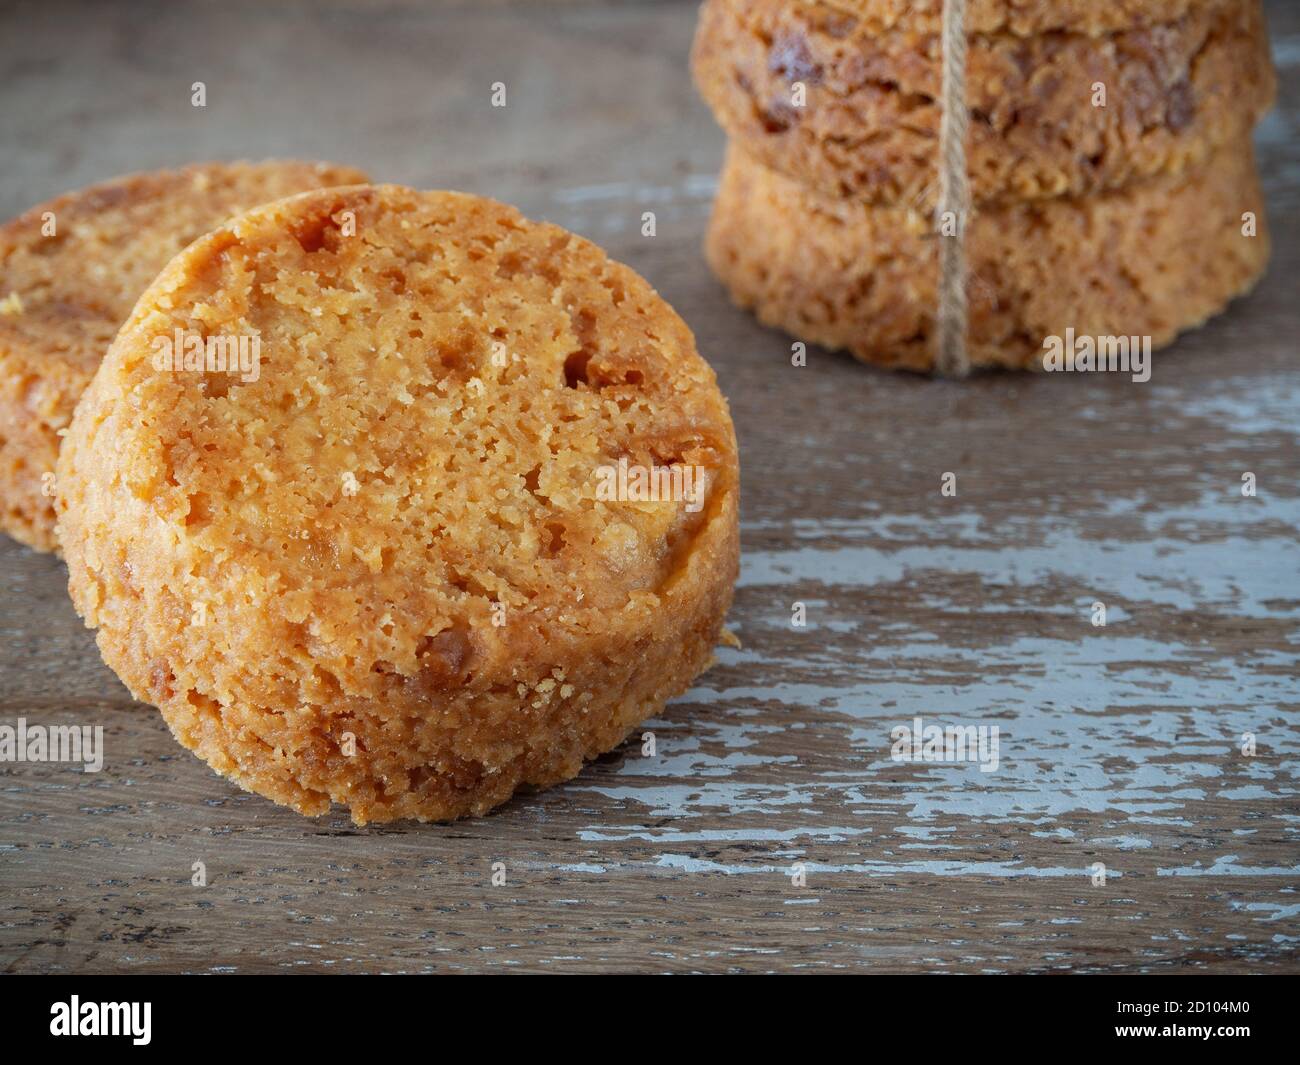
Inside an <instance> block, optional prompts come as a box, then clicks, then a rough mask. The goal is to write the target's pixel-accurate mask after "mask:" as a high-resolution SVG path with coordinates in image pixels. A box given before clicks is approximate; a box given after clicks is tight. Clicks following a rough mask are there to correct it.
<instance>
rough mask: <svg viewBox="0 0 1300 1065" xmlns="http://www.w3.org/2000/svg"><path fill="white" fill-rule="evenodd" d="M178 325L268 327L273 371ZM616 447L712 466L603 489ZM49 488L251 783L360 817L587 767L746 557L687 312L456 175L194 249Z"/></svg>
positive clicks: (175, 684) (124, 657) (199, 738)
mask: <svg viewBox="0 0 1300 1065" xmlns="http://www.w3.org/2000/svg"><path fill="white" fill-rule="evenodd" d="M177 329H180V330H182V331H186V333H197V334H199V335H202V336H204V337H216V336H221V337H227V338H228V337H233V336H256V337H258V338H259V339H260V351H261V365H260V373H259V374H258V375H257V376H256V380H250V381H245V380H244V376H250V377H251V376H252V375H241V376H231V375H228V374H225V375H223V374H219V373H217V374H214V373H209V372H193V373H191V372H166V371H164V372H160V371H158V370H156V369H155V368H154V366H155V361H154V359H155V352H156V349H157V346H158V345H159V344H160V343H161V338H166V337H171V336H174V335H175V331H176V330H177ZM183 335H185V334H183ZM163 350H164V351H165V350H166V349H165V346H164V347H163ZM164 364H165V362H164ZM620 460H623V462H625V463H626V469H627V470H628V471H629V473H630V474H634V473H635V471H637V470H641V471H643V472H644V471H650V470H654V471H657V472H656V476H659V475H661V474H662V473H663V471H665V470H669V471H671V470H673V469H676V470H678V471H679V472H685V471H693V473H692V482H691V483H692V485H693V491H692V493H691V495H690V497H689V498H688V497H687V496H686V495H685V494H681V495H674V494H672V493H664V492H662V491H661V492H660V495H659V498H658V499H653V498H651V499H647V498H645V493H644V492H642V493H641V496H640V498H629V497H632V496H633V493H632V492H630V491H629V492H626V493H621V492H617V491H610V490H604V491H602V485H605V486H606V489H608V488H609V487H610V486H611V482H610V481H609V480H608V479H607V475H608V474H609V472H610V471H611V470H615V469H618V468H620ZM682 483H683V485H684V484H686V479H685V478H684V477H683V478H682ZM661 484H662V481H661ZM59 487H60V496H59V508H60V514H61V518H60V533H61V536H62V543H63V548H64V552H65V555H66V557H67V562H68V569H69V574H70V581H69V586H70V589H71V592H72V597H73V601H74V603H75V605H76V607H77V609H78V610H79V611H80V613H81V614H82V616H83V617H84V618H85V619H86V621H87V623H88V624H89V625H92V626H96V627H98V630H99V631H98V642H99V646H100V649H101V651H102V653H103V656H104V660H105V661H106V662H107V663H108V664H109V666H111V667H112V668H113V669H114V670H115V671H116V672H117V674H118V676H120V677H121V678H122V679H123V680H124V681H125V683H126V685H127V687H129V688H130V689H131V691H132V693H133V694H134V695H135V696H136V697H137V698H139V699H141V700H144V701H147V702H150V703H153V704H154V705H156V706H157V707H158V708H159V709H160V710H161V711H162V714H163V716H164V718H166V720H167V722H168V724H169V725H170V727H171V729H172V732H173V733H174V734H175V736H176V737H177V739H178V740H180V742H181V743H182V744H184V745H185V746H186V747H188V748H190V749H191V750H193V751H195V752H196V753H197V754H198V755H199V756H200V757H202V758H203V759H205V760H206V761H207V762H208V763H209V764H210V765H211V766H212V767H213V768H214V769H215V770H217V771H218V772H219V773H222V774H224V775H225V776H227V777H229V778H231V779H232V780H234V781H236V782H237V783H238V784H240V785H242V786H243V787H244V788H246V789H248V790H251V791H255V792H257V793H259V794H261V795H264V796H266V797H268V798H271V799H273V800H275V801H276V802H278V803H283V804H286V805H288V806H291V807H293V808H294V809H296V810H298V811H300V812H302V813H305V814H320V813H323V812H325V811H326V810H327V809H328V808H329V806H330V804H331V802H334V803H340V804H342V805H344V806H346V807H347V808H348V809H349V810H350V812H351V815H352V818H353V820H354V821H355V822H357V823H358V824H364V823H366V822H371V821H389V820H393V819H396V818H418V819H420V820H442V819H448V818H453V817H458V816H461V815H465V814H476V813H482V812H484V811H486V810H488V809H490V808H491V807H493V806H495V805H497V804H498V803H501V802H504V801H505V800H506V799H508V798H509V797H510V795H511V794H512V793H513V792H514V791H515V790H516V788H518V787H520V786H522V785H536V786H545V785H549V784H554V783H556V782H558V781H562V780H565V779H567V778H569V777H572V776H573V775H575V774H576V773H577V772H578V771H579V769H580V768H581V766H582V764H583V761H584V759H589V758H593V757H595V756H596V755H598V754H600V753H602V752H604V751H608V750H610V749H611V748H613V747H615V746H616V745H617V744H618V743H619V742H620V741H621V740H622V739H623V738H624V737H625V736H626V735H627V733H628V732H629V730H630V729H632V728H633V727H634V726H635V725H637V724H638V723H639V722H641V721H643V720H645V719H646V718H647V717H649V716H651V715H653V714H655V713H657V712H658V711H660V710H661V709H662V708H663V706H664V703H665V701H666V700H667V699H669V698H671V697H672V696H675V695H677V694H679V693H681V692H682V691H684V690H685V689H686V687H687V686H688V685H689V684H690V682H691V681H692V680H693V678H694V677H695V676H696V675H697V674H698V673H699V672H700V671H701V670H702V669H704V668H705V667H706V665H707V664H708V662H709V661H710V658H711V653H712V649H713V647H714V645H715V643H716V642H717V640H718V638H719V633H720V631H721V628H722V623H723V618H724V615H725V614H726V611H727V608H728V606H729V604H730V601H731V595H732V587H733V584H734V581H735V577H736V573H737V564H738V527H737V514H738V466H737V454H736V440H735V434H734V430H733V428H732V424H731V419H730V416H729V414H728V411H727V406H726V402H725V400H724V399H723V397H722V395H721V393H720V392H719V391H718V387H717V383H716V381H715V378H714V375H713V372H712V371H711V370H710V368H709V366H708V365H707V364H706V363H705V362H704V360H703V359H702V358H701V357H700V356H699V354H698V352H697V351H696V348H695V342H694V338H693V337H692V335H691V332H690V330H689V329H688V328H687V327H686V325H685V324H684V323H683V322H682V320H681V319H680V318H679V317H678V316H677V315H676V314H675V313H674V312H673V310H672V309H671V308H670V307H669V306H668V305H667V304H666V303H665V302H664V301H663V300H662V299H661V298H660V297H659V296H658V295H657V294H656V293H655V291H654V290H653V289H651V288H650V286H649V285H647V284H646V282H645V281H644V280H642V278H640V277H639V276H638V275H637V274H635V273H634V272H632V271H631V270H629V269H628V268H627V267H625V266H622V265H620V264H618V263H615V262H612V261H610V260H609V259H608V258H607V257H606V256H605V255H604V253H603V252H601V250H600V249H599V248H597V247H595V246H594V245H592V244H590V243H589V242H587V241H585V240H582V239H580V238H578V237H575V236H573V235H572V234H570V233H567V232H565V231H564V230H562V229H559V228H557V227H555V226H551V225H542V224H537V223H533V222H530V221H528V220H527V219H525V218H524V217H522V216H521V215H520V214H519V213H518V212H517V211H516V210H514V209H513V208H511V207H507V206H504V205H502V204H499V203H495V202H493V201H490V200H485V199H480V198H478V197H473V196H466V195H460V194H456V193H448V192H415V191H412V190H410V189H405V188H400V187H397V186H373V187H371V186H367V187H359V188H351V189H343V190H335V191H325V192H314V193H308V194H305V195H302V196H298V197H294V198H290V199H288V200H285V201H282V202H280V203H276V204H271V205H266V206H263V207H261V208H258V209H255V210H253V211H251V212H249V213H248V214H245V215H243V216H241V217H239V218H237V219H235V220H233V221H231V222H230V223H228V224H227V225H225V226H224V227H222V228H220V229H218V230H216V231H215V232H213V233H211V234H209V235H208V236H206V237H204V238H203V239H202V240H200V241H198V242H197V243H195V244H194V245H192V246H191V247H189V248H188V249H187V250H186V251H185V252H183V253H182V254H181V255H180V256H178V257H177V258H176V259H175V260H173V261H172V263H171V264H170V265H169V266H168V267H167V268H166V269H165V270H164V271H163V273H162V274H161V275H160V276H159V277H158V279H157V280H156V281H155V282H154V284H153V285H152V286H151V287H150V288H149V290H148V291H147V292H146V293H145V294H144V296H143V297H142V298H141V300H140V302H139V303H138V304H137V306H136V309H135V311H134V313H133V314H132V316H131V318H130V320H129V321H128V322H127V323H126V324H125V326H124V327H123V329H122V331H121V333H120V334H119V335H118V337H117V339H116V340H115V341H114V343H113V346H112V348H111V349H110V351H109V353H108V355H107V357H106V358H105V360H104V363H103V365H102V366H101V367H100V369H99V371H98V373H97V375H96V377H95V380H94V382H93V383H92V385H91V387H90V388H89V390H88V391H87V393H86V395H85V397H84V399H83V400H82V402H81V404H80V405H79V406H78V410H77V415H76V418H75V419H74V421H73V424H72V427H71V429H70V430H69V432H68V435H67V437H66V439H65V442H64V446H63V450H62V454H61V456H60V462H59ZM643 487H644V485H643ZM665 495H666V496H667V498H665Z"/></svg>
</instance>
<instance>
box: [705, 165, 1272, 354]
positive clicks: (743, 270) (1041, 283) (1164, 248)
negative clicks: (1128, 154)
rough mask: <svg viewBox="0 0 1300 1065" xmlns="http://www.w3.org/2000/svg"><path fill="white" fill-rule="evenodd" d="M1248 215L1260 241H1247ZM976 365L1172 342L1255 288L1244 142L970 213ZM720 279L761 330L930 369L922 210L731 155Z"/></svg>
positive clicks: (1260, 221)
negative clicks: (1115, 344) (861, 196)
mask: <svg viewBox="0 0 1300 1065" xmlns="http://www.w3.org/2000/svg"><path fill="white" fill-rule="evenodd" d="M1246 212H1252V213H1253V214H1254V216H1255V218H1256V220H1257V226H1258V235H1257V236H1253V237H1252V236H1246V235H1244V233H1243V215H1244V214H1245V213H1246ZM965 240H966V245H965V246H966V256H967V259H968V263H969V269H970V274H971V281H970V284H969V286H968V299H969V301H970V318H969V329H968V334H967V347H968V350H969V353H970V358H971V362H972V364H973V365H974V366H977V367H981V366H982V367H1004V368H1013V369H1033V368H1037V367H1039V366H1041V364H1042V356H1043V350H1044V349H1043V346H1042V343H1043V339H1044V338H1045V337H1048V336H1064V335H1065V331H1066V329H1067V328H1073V329H1074V331H1075V333H1076V335H1080V336H1083V335H1088V336H1094V337H1101V336H1134V335H1136V336H1148V335H1149V336H1151V337H1152V343H1153V346H1160V345H1163V344H1167V343H1169V341H1171V340H1172V339H1173V338H1174V336H1175V335H1176V334H1177V333H1179V332H1180V331H1182V330H1184V329H1188V328H1190V327H1192V326H1194V325H1198V324H1199V323H1201V322H1203V321H1204V320H1205V319H1206V318H1208V317H1209V316H1211V315H1213V314H1217V313H1218V312H1219V311H1221V310H1223V308H1224V307H1225V306H1226V305H1227V303H1228V301H1229V300H1231V299H1232V298H1233V297H1235V296H1238V295H1240V294H1242V293H1243V292H1245V291H1246V290H1247V289H1249V288H1250V287H1251V286H1252V285H1253V284H1254V283H1255V281H1256V280H1257V279H1258V278H1259V276H1260V275H1261V274H1262V272H1263V270H1264V268H1265V266H1266V264H1267V261H1268V252H1269V245H1268V234H1267V231H1266V229H1265V228H1264V216H1263V203H1262V199H1261V196H1260V190H1259V182H1258V178H1257V175H1256V172H1255V160H1254V155H1253V152H1252V150H1251V145H1250V142H1249V141H1248V140H1245V141H1242V142H1240V143H1238V144H1234V145H1228V146H1227V147H1225V148H1224V150H1223V151H1221V152H1220V153H1218V154H1217V155H1216V156H1215V157H1214V158H1213V159H1212V160H1211V161H1210V163H1209V164H1208V165H1207V166H1205V167H1202V168H1200V169H1198V170H1195V171H1191V172H1188V173H1186V174H1183V175H1178V176H1164V177H1159V178H1152V179H1150V180H1148V181H1146V182H1143V183H1141V184H1137V185H1134V186H1132V187H1131V188H1128V189H1124V190H1120V191H1116V192H1110V193H1104V194H1098V195H1093V196H1086V197H1080V198H1062V199H1056V200H1043V201H1037V202H1031V203H1024V204H1017V205H1013V206H1010V207H1002V208H996V209H988V210H984V211H980V212H978V213H977V214H976V215H975V216H974V217H973V218H972V220H971V221H970V223H969V225H968V228H967V232H966V237H965ZM706 250H707V255H708V259H709V263H710V265H711V266H712V267H713V270H714V272H715V273H716V274H717V275H718V276H719V277H720V278H721V279H722V281H723V282H724V283H725V284H726V285H727V287H728V288H729V289H730V291H731V294H732V297H733V298H734V299H735V301H736V302H737V303H739V304H740V305H741V306H744V307H749V308H753V309H754V310H755V312H756V313H757V315H758V317H759V319H760V320H761V321H762V322H763V323H764V324H766V325H771V326H776V327H779V328H781V329H784V330H786V331H787V332H789V333H790V334H792V335H793V336H795V337H798V338H800V339H802V340H805V341H810V342H816V343H819V344H823V345H825V346H827V347H831V348H844V349H847V350H849V351H851V352H852V353H853V354H854V355H855V356H856V357H857V358H859V359H861V360H862V361H864V362H870V363H877V364H880V365H884V366H889V367H895V368H901V369H908V370H929V369H931V368H932V365H933V332H934V317H935V312H936V308H937V306H938V283H937V277H938V264H937V251H938V240H937V239H935V238H934V237H933V236H932V227H931V224H930V222H929V221H928V220H927V219H926V218H925V217H924V216H922V215H921V214H919V213H917V212H913V211H907V210H904V209H901V208H883V207H869V206H866V205H863V204H861V203H858V202H855V201H850V200H843V199H838V198H836V199H824V198H819V197H817V196H815V195H814V194H812V193H810V192H808V191H807V190H806V189H804V188H803V187H802V186H800V185H799V184H798V183H796V182H794V181H792V180H791V179H790V178H787V177H785V176H783V175H781V174H778V173H776V172H775V171H772V170H770V169H768V168H766V167H764V166H763V165H762V164H760V163H758V162H756V161H754V160H752V159H750V158H748V157H747V156H745V155H744V154H743V153H742V152H741V151H739V149H737V148H736V147H735V146H733V147H732V148H731V150H730V152H729V154H728V157H727V162H726V165H725V167H724V169H723V173H722V182H721V187H720V188H719V190H718V197H717V201H716V204H715V206H714V214H713V219H712V222H711V224H710V229H709V235H708V240H707V248H706Z"/></svg>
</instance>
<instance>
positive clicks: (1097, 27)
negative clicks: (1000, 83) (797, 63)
mask: <svg viewBox="0 0 1300 1065" xmlns="http://www.w3.org/2000/svg"><path fill="white" fill-rule="evenodd" d="M822 2H823V3H825V4H826V5H827V6H828V7H833V8H838V9H839V10H840V11H846V12H848V13H849V14H851V15H855V16H857V17H858V18H860V19H862V20H863V21H864V22H866V23H868V24H869V26H870V27H871V32H873V33H880V32H883V31H885V30H891V29H902V30H908V31H911V32H913V33H938V32H939V30H940V29H941V28H942V24H943V19H942V16H943V0H822ZM1213 2H1214V0H967V3H966V32H967V33H1012V34H1015V35H1016V36H1018V37H1033V36H1037V35H1039V34H1043V33H1049V32H1053V31H1057V30H1066V31H1069V32H1071V33H1085V34H1088V35H1090V36H1094V37H1095V36H1098V35H1100V34H1103V33H1114V32H1115V31H1116V30H1127V29H1132V28H1133V27H1134V26H1148V25H1151V24H1153V23H1157V22H1172V21H1173V20H1174V19H1177V18H1182V17H1183V16H1184V15H1186V14H1187V13H1188V12H1191V11H1195V10H1197V9H1199V8H1203V7H1205V6H1206V4H1207V3H1213Z"/></svg>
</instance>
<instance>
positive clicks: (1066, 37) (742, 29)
mask: <svg viewBox="0 0 1300 1065" xmlns="http://www.w3.org/2000/svg"><path fill="white" fill-rule="evenodd" d="M692 65H693V69H694V73H695V79H696V82H697V84H698V85H699V87H700V92H701V93H702V94H703V96H704V98H705V99H706V100H707V101H708V102H709V104H710V106H711V107H712V108H713V111H714V113H715V114H716V115H717V118H718V121H719V122H720V123H721V125H722V126H723V127H724V128H725V129H726V131H727V132H728V133H729V134H730V135H731V136H732V137H733V138H734V139H736V140H738V141H739V142H740V143H741V145H742V146H743V147H744V149H745V150H746V151H747V152H748V153H749V154H750V155H752V156H754V157H755V158H756V159H759V160H760V161H762V162H764V163H766V164H767V165H768V166H770V167H772V168H773V169H775V170H779V171H781V172H782V173H785V174H787V175H789V176H790V177H794V178H797V179H799V180H800V181H803V182H804V183H806V184H808V185H810V186H813V187H814V188H816V189H818V190H819V191H821V192H822V193H824V194H825V195H828V196H852V197H856V198H860V199H863V200H865V201H868V202H871V203H877V204H906V205H911V206H917V207H922V206H926V205H932V204H933V202H934V201H935V199H936V190H937V186H938V177H937V167H938V137H939V123H940V119H941V117H942V112H943V105H942V98H941V97H942V92H941V80H942V79H941V70H942V45H941V40H940V38H939V37H938V36H937V35H935V34H928V35H927V34H918V33H911V32H902V31H890V32H884V33H876V32H873V31H872V30H871V29H870V27H869V25H868V24H866V23H863V22H857V21H855V20H854V18H853V17H852V16H850V15H846V14H843V13H841V12H838V11H835V10H833V9H831V8H828V7H826V6H824V5H821V4H814V3H800V2H792V0H708V3H706V4H705V5H704V7H703V8H702V9H701V14H700V24H699V28H698V32H697V34H696V40H695V47H694V52H693V61H692ZM1275 88H1276V85H1275V77H1274V73H1273V66H1272V62H1271V59H1270V57H1269V48H1268V35H1267V33H1266V31H1265V28H1264V19H1263V14H1262V11H1261V9H1260V3H1259V0H1210V2H1207V3H1204V4H1202V5H1201V6H1200V7H1198V8H1196V9H1194V10H1193V11H1192V12H1190V13H1189V14H1187V15H1185V16H1184V17H1183V18H1181V19H1179V20H1177V21H1175V22H1171V23H1165V24H1160V25H1156V26H1144V27H1141V28H1136V29H1130V30H1125V31H1122V32H1115V33H1112V34H1109V35H1107V36H1105V37H1100V38H1092V37H1087V36H1083V35H1081V34H1070V33H1054V34H1048V35H1044V36H1041V37H1033V38H1023V37H1015V36H1011V35H1008V34H1000V35H996V36H977V37H974V38H972V40H971V41H970V46H969V56H968V62H967V77H966V100H967V106H968V107H969V110H970V113H971V123H970V133H969V135H968V137H967V166H968V170H969V173H970V179H971V194H972V196H973V198H974V200H975V201H976V202H977V203H995V202H1004V201H1008V200H1020V199H1035V198H1042V197H1050V196H1061V195H1078V194H1082V193H1086V192H1092V191H1097V190H1103V189H1110V188H1119V187H1122V186H1124V185H1126V184H1128V183H1130V182H1131V181H1134V180H1136V179H1138V178H1143V177H1150V176H1154V175H1156V174H1160V173H1172V172H1175V171H1178V170H1182V169H1185V168H1187V167H1190V166H1196V165H1199V164H1201V163H1203V162H1204V161H1205V160H1206V159H1207V158H1208V157H1209V156H1210V155H1211V154H1213V153H1214V151H1216V150H1217V149H1218V148H1219V146H1221V145H1223V144H1226V143H1229V142H1233V141H1237V140H1240V139H1241V137H1242V136H1244V135H1245V134H1246V133H1247V132H1248V131H1249V130H1250V129H1251V128H1253V126H1254V125H1255V123H1256V122H1257V121H1258V119H1259V117H1260V116H1261V115H1262V114H1263V113H1264V112H1265V111H1266V110H1267V109H1268V107H1269V106H1270V104H1271V103H1272V100H1273V96H1274V93H1275ZM1103 94H1104V95H1103Z"/></svg>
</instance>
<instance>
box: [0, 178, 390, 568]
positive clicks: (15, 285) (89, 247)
mask: <svg viewBox="0 0 1300 1065" xmlns="http://www.w3.org/2000/svg"><path fill="white" fill-rule="evenodd" d="M366 180H367V178H366V175H365V174H363V173H361V171H359V170H353V169H351V168H349V167H338V166H331V165H328V164H324V163H309V162H292V161H274V162H265V163H204V164H200V165H196V166H190V167H186V168H185V169H183V170H160V171H154V172H151V173H146V174H134V175H131V176H129V177H123V178H118V179H117V180H115V181H109V182H106V183H105V184H102V185H95V186H92V187H91V188H86V189H82V190H80V191H78V192H72V193H68V194H67V195H65V196H60V197H58V198H56V199H53V200H50V201H49V202H47V203H43V204H40V205H39V206H37V207H33V208H32V209H31V210H30V211H27V212H26V213H25V214H23V215H21V216H19V217H18V218H15V219H13V220H12V221H10V222H8V223H6V224H5V225H3V226H0V529H3V530H4V531H5V532H7V533H9V534H10V535H11V536H13V537H15V538H16V539H18V540H21V541H22V542H23V543H25V544H28V545H29V546H31V547H35V548H37V549H39V550H42V551H53V550H56V548H57V543H56V540H55V535H54V524H55V514H54V506H53V486H52V482H51V481H50V477H52V475H53V472H54V463H55V458H56V457H57V455H58V451H59V435H58V434H59V432H60V431H61V430H62V429H64V428H65V427H66V426H67V425H68V423H69V422H70V421H71V420H72V411H73V408H74V407H75V406H76V403H77V399H78V398H79V397H80V396H81V393H82V391H83V390H84V389H85V387H86V385H87V383H88V382H89V381H90V378H91V375H92V374H94V372H95V367H97V366H98V365H99V360H100V359H101V358H103V356H104V352H105V351H107V350H108V345H109V344H110V343H111V342H112V340H113V336H114V334H115V333H116V332H117V330H118V327H119V326H120V325H121V324H122V322H123V321H125V320H126V317H127V315H128V314H130V313H131V308H132V307H133V306H134V305H135V301H136V299H138V298H139V296H140V293H141V292H143V291H144V290H145V287H146V286H147V285H148V284H149V282H150V281H152V280H153V279H154V277H155V276H156V275H157V273H158V271H159V270H161V269H162V268H163V267H164V266H166V265H167V262H168V261H169V260H170V259H171V258H172V256H173V255H175V254H176V253H177V252H178V251H180V250H181V249H182V248H183V247H185V245H187V244H188V243H190V241H192V240H194V239H195V238H197V237H200V236H202V235H203V234H204V233H206V232H208V230H210V229H213V228H214V227H216V226H217V225H219V224H220V223H221V222H223V221H225V220H226V219H227V218H229V217H230V216H231V215H233V214H237V213H239V212H240V211H243V210H246V209H247V208H249V207H255V206H257V205H258V204H259V203H265V202H267V201H269V200H278V199H282V198H284V197H285V196H289V195H292V194H294V193H297V192H304V191H306V190H308V189H314V188H323V187H326V186H329V185H354V184H359V183H361V182H364V181H366Z"/></svg>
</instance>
